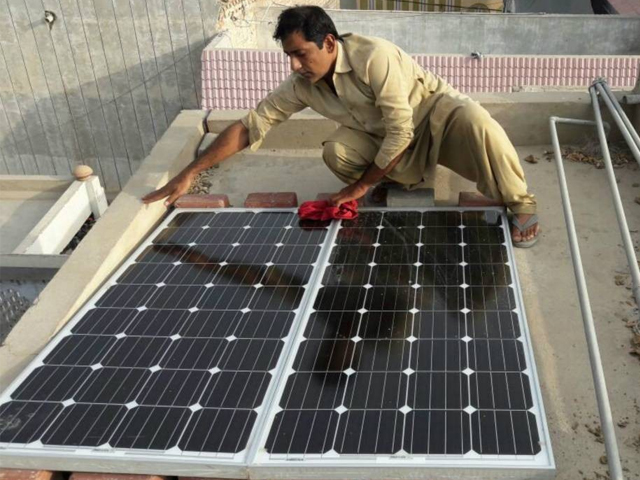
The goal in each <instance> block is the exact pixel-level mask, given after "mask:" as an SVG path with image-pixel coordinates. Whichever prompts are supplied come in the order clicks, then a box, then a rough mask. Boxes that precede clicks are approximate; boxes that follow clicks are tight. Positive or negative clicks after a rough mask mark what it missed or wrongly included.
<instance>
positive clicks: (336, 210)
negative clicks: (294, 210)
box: [298, 200, 358, 220]
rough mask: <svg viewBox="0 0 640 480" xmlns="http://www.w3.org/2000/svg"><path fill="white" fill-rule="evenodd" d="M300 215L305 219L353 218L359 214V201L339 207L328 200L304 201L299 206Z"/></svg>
mask: <svg viewBox="0 0 640 480" xmlns="http://www.w3.org/2000/svg"><path fill="white" fill-rule="evenodd" d="M298 215H299V216H300V218H301V219H303V220H333V219H343V220H352V219H354V218H356V217H357V216H358V202H357V201H355V200H352V201H350V202H346V203H343V204H342V205H340V206H339V207H336V206H334V205H332V204H331V202H329V201H328V200H316V201H315V202H304V203H303V204H302V205H300V208H298Z"/></svg>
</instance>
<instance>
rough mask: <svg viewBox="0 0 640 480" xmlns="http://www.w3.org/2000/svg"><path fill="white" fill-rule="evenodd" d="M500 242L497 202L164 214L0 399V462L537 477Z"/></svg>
mask: <svg viewBox="0 0 640 480" xmlns="http://www.w3.org/2000/svg"><path fill="white" fill-rule="evenodd" d="M506 229H507V224H506V220H505V217H504V215H503V214H502V213H501V212H500V211H499V210H495V209H490V210H475V211H461V210H458V209H448V210H447V209H445V210H442V209H430V210H419V211H418V210H413V211H402V210H391V209H388V210H376V211H364V212H362V214H361V215H360V217H359V218H357V219H356V220H354V221H344V222H333V223H331V224H328V223H315V222H311V223H308V222H307V223H303V224H301V223H300V222H299V220H298V218H297V215H296V214H295V211H293V210H267V211H265V210H245V209H224V210H218V211H211V210H210V211H202V210H196V211H176V212H175V213H173V214H172V215H170V216H169V217H168V218H167V220H166V221H165V222H163V224H162V225H161V226H160V227H159V228H158V229H157V231H156V232H155V233H153V234H152V235H151V236H150V237H149V240H147V241H146V242H145V244H143V245H142V246H141V247H140V248H139V249H138V250H137V251H136V252H135V253H134V255H133V256H132V258H131V259H130V261H128V262H127V263H126V264H125V265H124V266H123V267H122V268H121V269H119V270H118V271H117V272H116V273H115V274H114V276H113V277H112V279H111V280H110V281H109V282H108V283H107V285H105V287H104V288H103V289H101V291H100V292H98V293H97V294H96V296H95V297H94V298H93V299H92V300H91V301H90V302H89V303H88V305H86V306H85V307H84V308H83V309H82V310H81V311H80V312H79V314H78V315H76V317H75V318H74V319H73V320H72V321H71V322H70V324H69V325H68V326H67V327H66V328H65V329H64V330H63V331H62V332H61V333H60V335H58V336H57V337H56V338H55V339H54V340H53V341H52V342H51V344H50V345H49V346H47V348H46V349H45V350H44V351H43V352H42V354H41V355H39V356H38V358H37V359H36V361H35V362H34V363H33V364H32V365H30V366H29V368H28V369H27V370H26V371H25V372H24V373H23V374H22V375H21V376H20V377H19V378H18V379H16V381H15V382H14V383H13V384H12V385H11V386H10V387H9V389H8V390H7V391H6V392H5V393H4V394H3V396H2V397H0V460H3V463H7V462H10V465H9V464H7V465H8V466H15V467H21V466H25V467H36V468H56V469H63V470H73V469H82V468H83V467H84V469H85V470H86V469H88V470H96V468H97V469H99V470H105V471H113V472H140V473H165V474H171V473H173V474H183V475H200V476H219V475H224V476H229V477H232V478H246V477H247V476H249V475H251V476H253V477H256V478H270V477H273V475H276V476H278V477H279V478H286V477H288V478H305V477H314V476H315V477H317V476H318V475H319V474H321V475H323V476H325V477H326V478H330V477H331V476H340V475H342V476H344V475H345V474H347V475H349V477H350V478H372V477H375V476H379V475H385V476H386V478H396V477H397V478H401V477H410V476H415V475H416V474H419V472H422V470H421V469H424V468H425V467H429V468H430V470H429V471H430V474H433V475H437V474H438V471H439V470H438V469H440V468H442V469H444V470H443V471H446V472H448V473H447V475H451V471H450V469H451V468H454V469H457V470H455V474H456V475H458V474H459V476H461V477H462V476H464V475H465V474H473V473H474V472H476V473H477V472H478V471H483V472H485V473H488V472H491V475H492V476H493V477H492V478H498V477H499V476H500V474H501V472H506V471H507V470H509V471H510V475H512V474H513V472H514V471H516V473H517V474H518V475H522V476H526V475H529V477H527V478H530V476H531V474H532V473H535V475H538V476H541V478H543V477H546V476H547V475H550V474H551V473H552V472H553V458H552V454H551V449H550V444H549V440H548V433H547V430H546V425H545V419H544V411H543V409H542V403H541V396H540V392H539V387H538V383H537V377H536V373H535V365H534V363H533V357H532V353H531V347H530V344H529V341H528V331H527V327H526V321H525V318H524V311H523V308H522V301H521V297H520V291H519V287H518V283H517V275H516V273H515V267H514V263H513V257H512V251H511V246H510V244H509V242H508V238H507V236H506V234H505V232H507V230H506ZM3 457H4V459H3ZM4 460H7V462H4ZM96 460H101V461H103V462H96ZM354 466H358V467H360V468H358V469H357V470H353V467H354ZM301 467H302V468H301ZM343 467H344V468H345V469H346V470H344V471H343V470H341V469H342V468H343ZM398 467H401V468H400V470H398ZM307 468H310V470H307ZM318 469H320V470H321V472H322V473H320V472H319V470H318ZM416 469H417V470H416ZM501 469H507V470H501ZM514 469H515V470H514ZM347 472H348V473H347ZM423 474H424V472H423ZM323 478H324V477H323ZM447 478H449V477H447ZM454 478H455V476H454ZM510 478H518V477H514V476H511V477H510Z"/></svg>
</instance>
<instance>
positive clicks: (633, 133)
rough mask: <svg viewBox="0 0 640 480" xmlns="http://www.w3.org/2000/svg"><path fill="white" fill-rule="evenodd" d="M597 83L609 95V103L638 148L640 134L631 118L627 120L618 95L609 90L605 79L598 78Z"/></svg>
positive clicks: (639, 146)
mask: <svg viewBox="0 0 640 480" xmlns="http://www.w3.org/2000/svg"><path fill="white" fill-rule="evenodd" d="M597 84H598V85H600V86H601V87H602V88H603V89H604V91H605V92H607V96H608V97H609V100H611V103H612V104H613V107H614V108H615V109H616V112H618V115H620V118H622V121H623V122H624V124H625V126H626V127H627V130H628V131H629V133H630V134H631V137H632V138H633V141H634V142H635V144H636V146H637V147H638V148H640V136H639V135H638V132H637V131H636V129H635V128H633V124H632V123H631V120H629V117H628V116H627V113H626V112H625V111H624V109H623V108H622V105H620V102H619V101H618V97H616V96H615V95H614V94H613V92H612V91H611V88H610V87H609V84H608V83H607V81H606V80H605V79H600V80H599V81H598V82H597Z"/></svg>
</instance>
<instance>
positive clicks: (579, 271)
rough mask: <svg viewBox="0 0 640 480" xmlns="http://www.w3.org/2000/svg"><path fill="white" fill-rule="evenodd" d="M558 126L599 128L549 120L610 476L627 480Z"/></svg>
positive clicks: (575, 122) (584, 121)
mask: <svg viewBox="0 0 640 480" xmlns="http://www.w3.org/2000/svg"><path fill="white" fill-rule="evenodd" d="M556 123H567V124H571V125H589V126H594V125H596V126H597V124H596V122H591V121H588V120H574V119H569V118H558V117H551V118H550V119H549V125H550V127H551V140H552V142H553V151H554V155H555V161H556V168H557V170H558V183H559V184H560V195H561V198H562V208H563V210H564V220H565V223H566V226H567V233H568V235H569V247H570V250H571V259H572V261H573V271H574V274H575V277H576V284H577V288H578V298H579V300H580V310H581V311H582V322H583V325H584V333H585V337H586V339H587V349H588V352H589V361H590V363H591V373H592V375H593V384H594V387H595V391H596V400H597V402H598V411H599V413H600V423H601V425H602V433H603V434H604V445H605V448H606V451H607V460H608V463H609V473H610V475H611V479H612V480H624V477H623V475H622V464H621V463H620V452H619V450H618V442H617V440H616V432H615V427H614V425H613V415H612V414H611V404H610V402H609V395H608V393H607V384H606V382H605V378H604V369H603V368H602V359H601V357H600V348H599V347H598V338H597V335H596V329H595V325H594V323H593V313H592V311H591V303H590V302H589V292H588V290H587V281H586V279H585V276H584V270H583V267H582V258H581V255H580V246H579V244H578V235H577V233H576V226H575V222H574V220H573V210H572V208H571V199H570V198H569V189H568V187H567V179H566V176H565V173H564V165H563V163H562V153H561V150H560V140H559V139H558V129H557V128H556ZM598 130H599V131H600V130H601V129H600V128H599V129H598ZM602 131H603V132H604V130H603V129H602Z"/></svg>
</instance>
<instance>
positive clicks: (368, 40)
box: [143, 6, 539, 247]
mask: <svg viewBox="0 0 640 480" xmlns="http://www.w3.org/2000/svg"><path fill="white" fill-rule="evenodd" d="M274 38H275V39H276V40H278V41H280V42H281V43H282V47H283V50H284V52H285V53H286V54H287V56H288V57H289V59H290V62H291V69H292V70H293V73H292V74H291V75H290V76H289V78H288V79H287V80H285V81H284V82H283V83H282V84H281V85H280V86H279V87H278V88H276V89H275V90H274V91H273V92H271V93H270V94H269V95H267V97H266V98H265V99H263V100H262V101H261V102H260V104H259V105H258V106H257V107H256V108H255V109H254V110H251V111H250V112H249V114H248V115H247V116H246V117H244V118H243V119H242V120H240V121H238V122H235V123H233V124H232V125H231V126H229V127H228V128H227V129H226V130H225V131H223V132H222V133H221V134H220V135H219V136H218V137H217V138H216V140H215V142H214V143H213V144H212V145H211V147H209V148H208V149H207V151H206V152H205V153H204V154H203V155H202V156H201V157H200V158H198V159H196V160H195V161H194V162H193V163H191V164H190V165H189V166H188V167H186V168H185V169H184V170H183V171H182V172H181V173H180V174H178V175H177V176H176V177H175V178H173V179H172V180H171V181H170V182H169V183H168V184H167V185H165V186H164V187H163V188H161V189H159V190H157V191H155V192H152V193H150V194H148V195H146V196H145V197H144V198H143V201H144V202H145V203H149V202H154V201H157V200H160V199H162V198H165V197H168V199H167V200H166V202H165V204H166V205H171V204H172V203H173V202H174V201H175V200H176V199H177V198H178V197H179V196H180V195H182V194H184V193H186V192H187V191H188V189H189V187H190V185H191V183H192V181H193V179H194V178H195V177H196V175H197V174H198V173H200V172H202V171H204V170H206V169H208V168H210V167H212V166H213V165H215V164H217V163H220V162H221V161H223V160H224V159H226V158H227V157H229V156H231V155H233V154H235V153H237V152H239V151H240V150H242V149H244V148H246V147H247V146H250V147H251V149H252V150H256V149H257V148H258V147H259V146H260V144H261V142H262V140H263V139H264V137H265V135H266V133H267V131H268V130H269V129H270V128H271V127H273V126H275V125H277V124H279V123H281V122H283V121H285V120H286V119H288V118H289V117H290V116H291V115H292V114H293V113H295V112H298V111H300V110H302V109H304V108H306V107H310V108H312V109H313V110H315V111H316V112H318V113H320V114H322V115H324V116H325V117H327V118H330V119H332V120H335V121H336V122H338V123H339V124H340V125H341V127H340V128H338V129H337V130H336V131H335V132H334V133H333V134H332V135H331V136H330V137H329V138H328V139H326V140H325V141H324V142H323V158H324V161H325V163H326V164H327V166H328V167H329V169H331V171H332V172H333V173H334V174H335V175H336V176H337V177H338V178H340V180H342V181H343V182H345V183H347V184H348V186H347V187H345V188H344V189H342V190H341V191H340V192H338V193H337V194H335V195H333V196H332V197H331V200H332V201H333V203H334V204H336V205H339V204H341V203H344V202H347V201H349V200H356V199H358V198H361V197H363V196H364V195H365V194H366V193H367V192H368V191H369V190H370V189H371V188H372V187H374V186H376V185H377V184H379V183H380V182H382V181H383V180H384V181H386V182H394V183H398V184H401V185H403V186H404V187H405V188H408V189H413V188H420V187H424V186H425V182H426V181H427V180H429V179H431V180H432V179H433V177H434V175H435V167H436V164H440V165H443V166H445V167H447V168H450V169H451V170H453V171H454V172H456V173H458V174H460V175H462V176H463V177H465V178H467V179H469V180H471V181H475V182H476V184H477V188H478V190H479V191H480V192H481V193H483V194H484V195H486V196H488V197H490V198H492V199H495V200H501V201H503V202H504V203H505V205H507V207H509V209H510V210H511V211H512V212H513V214H514V215H513V219H512V240H513V243H514V245H515V246H519V247H529V246H532V245H533V244H534V243H535V242H536V241H537V240H538V233H539V228H538V223H537V216H536V215H535V212H536V201H535V198H534V196H533V195H531V194H529V193H528V192H527V185H526V183H525V180H524V173H523V171H522V167H521V165H520V162H519V159H518V156H517V153H516V151H515V149H514V147H513V145H512V144H511V142H510V141H509V139H508V138H507V135H506V133H505V132H504V130H503V129H502V127H500V125H499V124H498V123H497V122H496V121H495V120H493V119H492V118H491V117H490V115H489V114H488V112H487V111H486V110H485V109H484V108H482V107H481V106H480V105H479V104H477V103H476V102H474V101H472V100H471V99H470V98H469V97H467V96H465V95H462V94H461V93H460V92H458V91H457V90H455V89H454V88H452V87H451V86H450V85H448V84H447V83H446V82H445V81H444V80H443V79H441V78H440V77H438V76H437V75H434V74H432V73H430V72H426V71H424V70H423V69H422V68H421V67H420V66H419V65H418V64H417V63H416V62H415V61H413V60H412V59H411V57H410V56H409V55H407V54H406V53H405V52H403V51H402V50H400V49H399V48H398V47H396V46H395V45H393V44H392V43H390V42H388V41H386V40H382V39H378V38H373V37H364V36H359V35H351V34H347V35H343V36H339V35H338V32H337V31H336V28H335V26H334V24H333V21H332V20H331V18H330V17H329V16H328V15H327V13H326V12H325V11H324V10H323V9H322V8H320V7H316V6H301V7H294V8H289V9H286V10H284V11H283V12H282V13H281V14H280V17H279V18H278V25H277V27H276V31H275V33H274Z"/></svg>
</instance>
